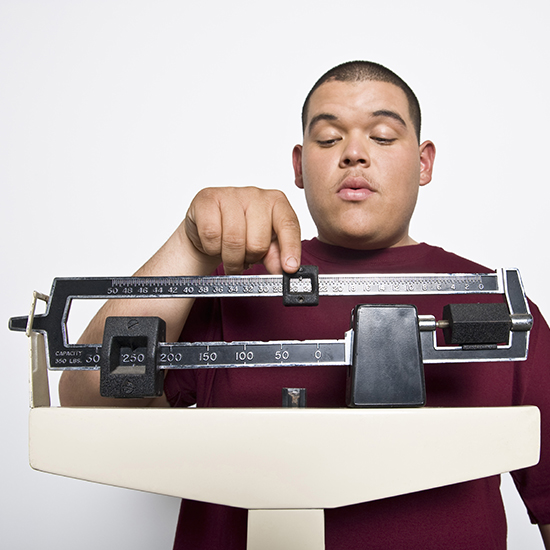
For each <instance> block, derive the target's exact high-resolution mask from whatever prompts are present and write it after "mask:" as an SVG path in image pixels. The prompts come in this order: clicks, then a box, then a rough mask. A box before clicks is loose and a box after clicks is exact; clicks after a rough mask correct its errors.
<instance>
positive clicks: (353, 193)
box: [337, 176, 374, 201]
mask: <svg viewBox="0 0 550 550" xmlns="http://www.w3.org/2000/svg"><path fill="white" fill-rule="evenodd" d="M373 193H374V189H373V188H372V186H371V184H370V183H369V182H368V181H367V180H366V179H364V178H362V177H354V176H351V177H347V178H346V179H345V180H344V181H343V182H342V183H341V185H340V187H339V188H338V192H337V195H338V196H339V197H340V198H341V199H343V200H345V201H362V200H365V199H366V198H367V197H369V196H370V195H372V194H373Z"/></svg>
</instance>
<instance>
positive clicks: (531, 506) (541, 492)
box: [512, 302, 550, 524]
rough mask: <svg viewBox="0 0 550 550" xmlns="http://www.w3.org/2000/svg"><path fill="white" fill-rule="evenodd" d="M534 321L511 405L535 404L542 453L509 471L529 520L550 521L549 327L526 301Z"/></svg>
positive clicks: (535, 308) (533, 305)
mask: <svg viewBox="0 0 550 550" xmlns="http://www.w3.org/2000/svg"><path fill="white" fill-rule="evenodd" d="M529 307H530V308H531V313H532V315H533V319H534V323H533V329H532V330H531V335H530V338H529V354H528V359H527V361H525V362H524V363H522V364H521V365H520V368H519V369H518V370H517V373H518V374H517V378H516V381H515V385H514V404H516V405H536V406H537V407H538V408H539V410H540V413H541V453H540V461H539V463H538V464H537V465H535V466H532V467H530V468H524V469H522V470H517V471H515V472H512V478H513V480H514V482H515V484H516V487H517V489H518V491H519V493H520V495H521V498H522V499H523V502H524V503H525V506H526V507H527V511H528V513H529V518H530V520H531V522H532V523H539V524H547V523H550V329H549V328H548V325H547V323H546V321H545V320H544V318H543V317H542V314H541V313H540V311H539V309H538V308H537V306H536V305H535V304H533V303H532V302H530V303H529Z"/></svg>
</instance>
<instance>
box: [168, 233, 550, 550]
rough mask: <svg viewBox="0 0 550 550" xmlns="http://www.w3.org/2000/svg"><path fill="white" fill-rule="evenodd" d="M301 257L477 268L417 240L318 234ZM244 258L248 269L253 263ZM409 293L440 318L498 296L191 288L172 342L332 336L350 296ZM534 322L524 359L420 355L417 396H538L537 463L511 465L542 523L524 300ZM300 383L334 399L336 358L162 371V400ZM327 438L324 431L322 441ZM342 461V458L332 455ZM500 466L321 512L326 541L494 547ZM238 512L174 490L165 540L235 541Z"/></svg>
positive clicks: (231, 399) (431, 269) (267, 394)
mask: <svg viewBox="0 0 550 550" xmlns="http://www.w3.org/2000/svg"><path fill="white" fill-rule="evenodd" d="M302 264H304V265H307V264H312V265H317V266H319V272H320V273H327V274H328V273H342V274H345V273H478V272H488V271H489V270H488V269H487V268H485V267H483V266H480V265H478V264H475V263H473V262H470V261H468V260H465V259H464V258H460V257H458V256H456V255H454V254H450V253H448V252H446V251H444V250H443V249H441V248H436V247H432V246H429V245H427V244H420V245H413V246H406V247H399V248H392V249H385V250H379V251H366V252H365V251H355V250H349V249H343V248H339V247H334V246H330V245H327V244H324V243H321V242H320V241H318V240H317V239H313V240H311V241H305V242H304V243H303V250H302ZM263 272H265V271H263V268H262V267H261V266H255V267H254V268H253V269H252V270H251V271H250V272H249V273H263ZM404 300H406V302H405V303H413V304H414V305H416V307H417V308H418V313H419V314H421V315H422V314H431V315H435V316H436V317H437V318H441V314H442V311H443V307H444V306H445V305H446V304H448V303H450V302H453V301H454V302H461V303H463V302H466V301H472V302H478V301H498V300H500V301H502V298H501V297H499V296H489V295H487V296H481V295H471V296H449V295H445V296H444V295H441V296H433V295H430V296H407V297H406V298H405V297H403V296H391V297H389V296H385V297H375V296H372V297H364V298H363V297H359V298H358V297H353V296H350V297H322V298H321V300H320V304H319V306H318V307H314V308H311V307H307V308H300V307H296V308H285V307H284V306H283V305H282V302H281V300H280V299H277V298H225V299H224V298H221V299H219V298H218V299H209V298H204V299H199V300H197V301H196V303H195V306H194V308H193V310H192V312H191V315H190V317H189V319H188V321H187V323H186V325H185V328H184V331H183V333H182V335H181V340H182V341H190V342H192V341H220V340H225V341H233V340H289V339H291V340H310V339H333V338H342V337H343V335H344V332H346V331H347V330H349V328H350V313H351V311H352V309H353V307H354V306H355V305H356V304H357V303H403V302H404ZM530 307H531V313H532V314H533V315H534V318H535V323H534V328H533V330H532V331H531V341H530V352H529V359H528V360H527V361H526V362H523V361H522V362H507V363H506V362H503V363H464V364H446V365H433V364H432V365H425V377H426V392H427V405H428V406H431V407H441V406H443V407H479V406H510V405H522V404H529V405H537V406H538V407H539V408H540V409H541V414H542V426H543V438H542V450H541V462H540V463H539V465H537V466H534V467H532V468H527V469H525V470H520V471H518V472H515V473H514V474H513V476H514V481H515V482H516V485H517V486H518V489H519V490H520V493H521V496H522V498H523V500H524V501H525V503H526V505H527V508H528V511H529V514H530V517H531V520H532V521H533V522H538V523H550V470H549V468H548V457H549V456H550V453H549V451H550V446H549V442H548V440H547V439H548V438H547V437H545V433H544V432H545V426H546V419H547V418H550V416H549V415H550V391H549V389H550V368H549V366H550V365H549V363H550V331H549V330H548V327H547V325H546V323H545V322H544V320H543V318H542V316H541V315H540V312H539V311H538V309H537V308H536V306H534V305H533V304H530ZM283 387H303V388H307V402H308V406H309V407H344V406H345V388H346V367H331V368H325V367H322V368H317V367H296V368H292V367H281V368H272V367H271V368H264V369H260V368H258V369H212V370H211V369H204V370H196V371H183V370H179V371H178V370H176V371H169V372H168V374H167V376H166V381H165V391H166V395H167V397H168V399H169V401H170V403H171V405H172V406H179V407H185V406H189V405H191V404H194V403H196V404H197V406H198V407H279V406H281V388H283ZM327 444H330V442H327ZM343 467H345V465H343ZM499 485H500V477H499V476H493V477H489V478H484V479H481V480H475V481H470V482H467V483H461V484H457V485H451V486H447V487H442V488H438V489H431V490H428V491H422V492H417V493H413V494H410V495H405V496H399V497H393V498H388V499H383V500H378V501H374V502H370V503H364V504H357V505H353V506H346V507H342V508H337V509H329V510H326V511H325V526H326V533H325V544H326V549H327V550H353V549H356V548H357V549H361V550H367V549H380V550H382V549H383V550H388V549H391V550H396V549H400V548H406V549H407V550H415V549H418V550H420V549H422V550H429V549H440V548H446V549H449V550H458V549H464V550H466V549H467V550H475V549H478V548H479V549H480V550H492V549H495V550H496V549H498V550H502V549H505V548H506V518H505V514H504V508H503V504H502V500H501V496H500V490H499ZM246 521H247V511H246V510H242V509H238V508H230V507H226V506H219V505H213V504H206V503H199V502H195V501H189V500H184V501H183V502H182V508H181V512H180V518H179V521H178V527H177V532H176V540H175V545H174V548H175V550H184V549H190V550H191V549H192V550H201V549H204V550H207V549H208V550H222V549H223V550H233V549H235V550H237V549H239V550H244V549H245V548H246Z"/></svg>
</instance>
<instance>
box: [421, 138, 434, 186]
mask: <svg viewBox="0 0 550 550" xmlns="http://www.w3.org/2000/svg"><path fill="white" fill-rule="evenodd" d="M419 152H420V185H421V186H422V185H427V184H428V183H430V181H432V170H433V167H434V161H435V145H434V144H433V143H432V142H431V141H425V142H424V143H422V145H421V146H420V147H419Z"/></svg>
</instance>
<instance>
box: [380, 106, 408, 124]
mask: <svg viewBox="0 0 550 550" xmlns="http://www.w3.org/2000/svg"><path fill="white" fill-rule="evenodd" d="M372 116H375V117H378V116H382V117H384V116H385V117H389V118H393V119H394V120H397V122H399V123H400V124H401V125H402V126H404V127H405V128H407V123H406V122H405V121H404V120H403V118H402V117H401V115H399V114H397V113H396V112H395V111H388V110H386V109H381V110H379V111H374V113H372Z"/></svg>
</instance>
